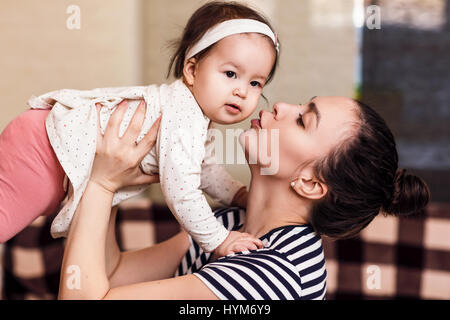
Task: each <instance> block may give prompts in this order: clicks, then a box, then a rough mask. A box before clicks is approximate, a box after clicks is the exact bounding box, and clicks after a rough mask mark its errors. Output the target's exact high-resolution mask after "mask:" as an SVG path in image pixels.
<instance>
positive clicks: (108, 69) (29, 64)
mask: <svg viewBox="0 0 450 320" xmlns="http://www.w3.org/2000/svg"><path fill="white" fill-rule="evenodd" d="M205 2H206V1H203V0H202V1H199V0H170V1H167V0H166V1H164V0H108V1H106V0H72V1H68V0H40V1H33V0H2V1H1V2H0V41H1V43H2V48H1V51H0V70H1V71H2V74H3V77H2V78H1V79H0V95H1V96H2V102H1V104H0V131H1V130H3V129H4V128H5V126H6V125H7V124H8V122H9V121H11V120H12V119H13V118H14V117H16V116H17V115H19V114H20V113H21V112H23V111H25V110H26V109H27V108H28V106H27V104H26V102H27V100H28V99H29V98H30V97H31V96H32V95H40V94H43V93H46V92H49V91H53V90H57V89H62V88H70V89H80V90H83V89H86V90H88V89H93V88H99V87H114V86H134V85H149V84H161V83H168V82H171V81H173V80H174V79H173V78H171V77H170V78H168V79H167V78H166V75H167V69H168V64H169V59H170V56H171V54H172V50H171V48H170V46H169V42H170V41H171V40H174V39H176V38H178V37H179V36H180V35H181V32H182V30H183V27H184V25H185V23H186V22H187V19H188V18H189V16H190V15H191V14H192V13H193V12H194V11H195V9H197V8H198V7H199V6H201V5H202V4H204V3H205ZM240 2H244V3H247V4H249V5H251V6H253V7H255V8H257V9H258V10H259V11H261V12H263V13H265V15H266V16H267V17H268V18H269V20H270V21H271V22H272V25H273V27H274V28H275V29H276V31H277V33H278V36H279V39H280V41H281V56H280V65H279V69H278V71H277V74H276V75H275V78H274V80H273V81H272V83H270V84H269V85H268V86H267V87H266V88H265V89H264V95H265V96H266V97H267V100H268V103H267V102H266V101H264V100H261V102H260V108H263V109H271V105H272V104H273V103H275V102H277V101H286V102H290V103H304V102H306V101H307V100H309V98H311V97H312V96H320V95H341V96H348V97H354V98H358V99H361V100H362V101H364V102H366V103H368V104H369V105H371V106H373V107H374V108H375V109H376V110H377V111H378V112H379V113H380V114H381V115H382V116H383V117H384V118H385V119H386V121H387V123H388V125H389V127H390V128H391V129H392V131H393V133H394V135H395V137H396V140H397V143H398V151H399V156H400V166H401V167H405V168H407V169H409V170H411V171H412V172H414V173H417V174H419V175H420V176H421V177H423V178H424V179H425V181H426V182H427V183H428V184H429V186H430V189H431V192H432V204H431V205H430V208H429V209H428V211H427V215H426V217H422V218H420V219H419V220H408V221H397V220H395V221H394V220H392V219H391V220H390V219H389V218H387V219H384V220H380V222H377V219H378V218H377V219H376V221H374V223H373V224H372V225H371V226H370V227H369V228H368V229H367V230H366V232H365V233H363V234H362V235H361V238H360V239H359V240H357V241H359V242H342V243H341V242H338V243H334V242H333V243H330V244H329V245H326V248H325V249H326V251H327V252H326V253H327V255H328V256H329V260H328V261H330V262H329V266H327V268H328V270H329V282H328V284H329V298H331V299H332V298H392V297H394V298H398V297H400V298H404V297H412V298H417V297H419V298H439V299H442V298H443V299H450V253H449V251H450V237H449V236H448V234H449V232H450V220H449V219H450V217H449V211H448V203H450V125H449V124H450V75H449V74H450V55H449V52H450V20H449V18H450V4H449V1H448V0H389V1H388V0H333V1H326V0H253V1H240ZM259 110H260V109H258V110H257V111H256V112H255V114H257V113H258V112H259ZM249 124H250V123H249V121H245V122H243V123H241V124H237V125H234V127H235V128H248V127H249ZM0 161H1V159H0ZM227 168H228V169H229V171H230V172H231V174H232V175H233V176H235V177H236V178H237V179H239V180H241V181H242V182H243V183H245V184H248V182H249V178H250V174H249V170H248V168H247V166H246V165H245V164H234V165H227ZM147 199H150V200H151V203H153V204H155V203H156V204H158V205H162V206H163V205H164V202H163V199H162V195H161V193H160V190H159V186H158V185H154V186H152V187H151V188H150V189H149V191H148V192H147V194H146V195H145V197H144V199H140V200H139V201H145V200H147ZM211 203H212V201H211ZM212 205H214V204H213V203H212ZM38 225H39V223H38ZM137 228H138V227H137ZM371 232H372V233H371ZM372 234H373V235H374V236H372ZM355 241H356V240H355ZM367 241H370V242H371V244H370V246H372V247H373V246H374V245H375V246H376V245H384V246H389V248H391V249H389V250H390V251H389V250H386V247H380V248H381V249H380V248H378V247H377V248H378V249H380V250H381V251H384V252H385V254H388V255H389V256H388V257H386V258H383V259H384V260H383V259H381V260H377V259H380V255H378V254H371V253H367V252H370V250H369V249H367V248H369V247H370V246H369V245H368V244H367V243H366V242H367ZM12 243H13V244H14V241H13V242H12ZM13 244H11V247H8V244H6V247H5V248H3V251H4V257H5V258H4V259H5V260H4V269H5V270H6V271H5V272H6V273H7V276H6V278H5V279H6V280H4V281H3V283H14V284H17V283H18V282H20V281H19V280H17V279H19V278H21V277H22V278H23V277H24V278H23V279H28V280H30V279H32V278H33V276H34V277H36V275H35V274H34V275H33V274H32V273H29V272H28V271H24V272H25V274H22V273H23V272H22V273H20V272H19V274H17V272H16V271H17V270H16V271H14V270H15V269H14V268H16V269H17V268H18V267H17V265H18V263H19V261H22V260H23V261H24V263H23V264H24V266H22V267H21V268H22V269H23V270H28V269H27V264H26V263H27V262H26V261H28V263H30V264H31V262H29V261H31V260H27V259H31V258H29V257H28V258H27V257H26V256H27V254H29V255H30V253H29V250H31V249H30V245H29V244H28V247H26V246H25V247H26V248H27V249H23V248H22V249H23V250H22V249H20V248H21V247H20V245H19V242H16V243H15V244H14V246H15V247H13ZM136 246H139V244H135V247H136ZM372 247H370V248H372ZM18 248H19V249H18ZM27 250H28V251H27ZM56 251H57V250H56ZM18 252H20V253H18ZM355 252H356V253H357V254H359V256H358V257H359V258H354V257H355V254H354V253H355ZM386 252H389V253H386ZM430 252H432V253H430ZM372 256H373V258H371V257H372ZM375 256H376V257H375ZM21 259H22V260H21ZM355 259H356V260H355ZM371 259H372V260H371ZM405 259H406V260H405ZM372 264H375V265H377V266H380V271H381V274H382V275H383V274H384V275H385V276H384V278H382V279H383V280H382V281H384V282H382V286H381V287H382V289H374V290H370V289H368V286H367V281H369V280H370V279H369V278H368V277H370V275H371V274H369V273H367V272H366V271H367V270H368V269H367V268H366V267H367V265H372ZM327 265H328V262H327ZM0 268H1V266H0ZM55 268H56V267H55ZM22 269H21V270H22ZM55 270H56V269H55ZM371 270H372V269H371ZM399 270H403V271H402V272H403V273H402V272H400V271H399ZM430 270H431V271H430ZM27 272H28V273H27ZM402 274H403V275H402ZM22 278H21V279H22ZM355 279H356V280H355ZM18 285H19V286H20V285H21V286H22V289H21V290H22V291H23V292H25V291H26V290H28V289H27V288H26V285H25V284H24V283H22V284H20V283H19V284H18ZM408 288H409V289H408ZM47 289H48V281H47ZM36 290H37V289H36ZM44 291H45V290H44ZM44 291H42V290H41V291H39V290H38V291H35V292H34V293H33V292H32V293H30V295H29V296H33V297H35V298H49V297H52V296H51V294H49V295H48V294H47V293H45V294H44V293H42V292H44ZM36 292H41V293H36ZM29 296H28V297H29ZM6 297H7V298H8V297H9V298H14V297H16V298H26V297H27V296H26V295H25V293H24V294H22V295H14V294H12V295H9V296H8V295H7V294H6Z"/></svg>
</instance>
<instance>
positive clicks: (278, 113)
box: [273, 102, 291, 119]
mask: <svg viewBox="0 0 450 320" xmlns="http://www.w3.org/2000/svg"><path fill="white" fill-rule="evenodd" d="M290 107H291V106H290V105H288V104H286V103H283V102H278V103H275V104H274V106H273V114H274V116H275V117H276V118H277V119H281V118H283V117H284V116H285V115H286V114H287V113H288V111H289V110H290V109H289V108H290Z"/></svg>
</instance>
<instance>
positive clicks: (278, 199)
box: [241, 174, 310, 238]
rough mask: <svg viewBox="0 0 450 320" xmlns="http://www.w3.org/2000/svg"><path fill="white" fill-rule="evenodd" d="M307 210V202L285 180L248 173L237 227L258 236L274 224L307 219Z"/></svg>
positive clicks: (280, 225)
mask: <svg viewBox="0 0 450 320" xmlns="http://www.w3.org/2000/svg"><path fill="white" fill-rule="evenodd" d="M309 211H310V203H309V202H306V201H305V200H304V199H302V198H301V197H300V196H299V195H298V194H297V193H295V192H294V191H293V190H292V189H291V187H290V185H289V182H286V181H281V180H277V179H274V178H271V177H270V176H262V175H259V174H252V180H251V182H250V191H249V195H248V201H247V213H246V218H245V223H244V226H243V228H242V229H241V231H243V232H247V233H250V234H251V235H253V236H255V237H258V238H259V237H261V236H263V235H265V234H266V233H267V232H269V231H270V230H272V229H274V228H277V227H282V226H286V225H300V224H306V223H308V219H309V218H308V213H309Z"/></svg>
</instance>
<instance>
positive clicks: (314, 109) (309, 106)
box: [305, 97, 321, 129]
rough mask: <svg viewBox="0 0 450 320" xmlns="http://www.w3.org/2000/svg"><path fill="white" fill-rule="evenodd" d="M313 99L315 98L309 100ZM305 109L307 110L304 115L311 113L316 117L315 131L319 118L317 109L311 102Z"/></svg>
mask: <svg viewBox="0 0 450 320" xmlns="http://www.w3.org/2000/svg"><path fill="white" fill-rule="evenodd" d="M314 98H315V97H313V98H311V100H312V99H314ZM306 107H307V109H306V112H305V113H308V112H313V113H314V114H315V115H316V129H317V127H318V126H319V122H320V117H321V115H320V112H319V109H318V108H317V106H316V104H315V103H314V102H312V101H310V102H309V103H308V105H307V106H306Z"/></svg>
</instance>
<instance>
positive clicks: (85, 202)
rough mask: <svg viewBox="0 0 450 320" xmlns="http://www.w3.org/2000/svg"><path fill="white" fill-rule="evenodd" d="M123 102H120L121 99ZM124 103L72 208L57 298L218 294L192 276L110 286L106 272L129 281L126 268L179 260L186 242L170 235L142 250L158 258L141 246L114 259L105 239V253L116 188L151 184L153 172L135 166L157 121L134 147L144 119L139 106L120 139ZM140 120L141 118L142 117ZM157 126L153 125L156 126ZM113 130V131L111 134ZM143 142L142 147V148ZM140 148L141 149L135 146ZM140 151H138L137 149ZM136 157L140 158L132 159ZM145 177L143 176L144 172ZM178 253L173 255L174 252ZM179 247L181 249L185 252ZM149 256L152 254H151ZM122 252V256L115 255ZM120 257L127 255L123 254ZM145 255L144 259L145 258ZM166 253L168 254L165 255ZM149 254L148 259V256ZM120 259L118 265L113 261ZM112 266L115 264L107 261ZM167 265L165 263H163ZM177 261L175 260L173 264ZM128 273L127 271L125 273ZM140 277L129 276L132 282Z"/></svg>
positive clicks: (114, 278) (204, 296)
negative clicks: (76, 274) (75, 279)
mask: <svg viewBox="0 0 450 320" xmlns="http://www.w3.org/2000/svg"><path fill="white" fill-rule="evenodd" d="M121 105H122V104H121ZM125 109H126V108H121V107H120V106H119V107H118V109H117V110H119V111H117V110H116V111H115V112H114V113H113V116H112V117H111V119H110V122H109V124H108V128H107V130H106V132H105V137H104V141H103V139H102V138H100V139H99V142H98V145H97V154H96V159H95V161H94V166H93V170H92V174H91V178H90V181H89V183H88V185H87V187H86V190H85V193H84V195H83V197H82V199H81V201H80V204H79V206H78V208H77V210H76V212H75V215H74V219H73V221H72V225H71V228H70V231H69V236H68V238H67V243H66V249H65V252H64V258H63V264H62V269H61V282H60V292H59V298H62V299H102V298H108V299H128V298H131V299H189V298H196V299H208V298H216V296H215V295H214V294H213V293H212V291H210V290H209V289H208V288H207V287H206V285H204V284H203V282H202V281H201V280H199V279H198V278H197V277H195V276H193V275H188V276H183V277H178V278H174V279H167V280H159V281H150V282H140V283H136V284H131V285H124V286H118V287H116V288H113V289H111V285H110V282H109V280H108V273H107V272H111V273H112V277H111V279H112V282H113V283H115V284H117V285H120V284H122V283H129V282H130V278H127V276H126V274H127V273H128V272H133V270H136V269H137V268H138V267H140V268H145V267H146V266H145V265H144V264H143V263H148V262H151V264H149V265H148V268H152V267H153V266H156V265H158V264H159V263H160V261H161V260H160V259H169V260H170V261H172V262H174V261H175V260H176V259H178V261H179V259H180V255H181V251H184V252H185V251H186V247H184V248H183V247H181V248H180V247H178V245H179V244H180V243H184V245H185V246H186V239H187V238H186V234H183V233H181V234H180V235H178V236H176V237H174V238H172V240H169V241H168V242H166V243H165V245H161V246H159V247H158V246H157V247H156V249H153V250H151V249H145V250H147V253H150V252H151V256H154V257H156V258H157V260H153V259H152V260H151V261H149V260H150V259H149V256H147V255H145V254H144V253H145V250H143V251H141V252H140V253H135V254H128V255H127V258H125V259H123V260H122V259H117V257H118V256H117V255H115V254H114V252H117V247H115V246H114V245H113V246H110V244H108V250H111V251H110V253H111V252H112V254H108V253H107V254H105V249H106V248H107V245H106V240H107V238H108V241H111V237H112V236H111V233H108V226H109V228H110V229H111V226H112V225H113V222H111V204H112V199H113V195H114V192H115V191H116V190H118V189H120V188H121V187H123V186H128V185H138V184H143V183H152V182H154V181H155V180H156V179H155V177H149V176H148V175H144V174H143V173H142V172H141V171H140V169H139V163H140V161H141V160H142V158H143V157H144V156H145V154H146V153H147V152H148V150H150V149H151V147H152V146H153V144H154V141H155V138H156V132H157V125H156V126H155V125H154V126H153V127H152V129H151V130H150V131H151V132H150V133H149V134H147V135H146V136H145V138H144V139H143V140H142V141H141V142H140V143H139V144H138V145H137V146H136V145H135V143H134V141H136V138H137V136H138V134H139V131H140V130H139V129H140V126H139V125H138V124H137V122H138V120H137V119H143V108H138V111H137V112H136V114H135V115H134V116H133V120H132V122H131V124H130V126H129V128H128V129H127V131H126V132H125V134H124V136H123V137H122V138H118V128H119V125H120V120H121V119H122V117H123V113H124V111H125ZM141 123H142V121H141ZM155 128H156V129H155ZM111 130H113V133H111ZM142 145H144V146H145V147H142ZM139 147H140V148H139ZM138 148H139V149H140V150H137V149H138ZM136 158H137V159H138V161H136ZM144 176H146V177H144ZM170 250H174V251H176V254H175V255H174V256H173V257H172V256H171V255H172V252H171V251H170ZM184 252H183V253H184ZM151 256H150V257H151ZM119 257H120V255H119ZM123 257H126V255H125V254H124V255H123ZM144 257H145V258H144ZM169 257H170V258H169ZM146 259H147V260H146ZM117 261H119V264H118V265H117V269H116V270H114V269H115V266H116V265H115V264H116V263H117ZM113 265H114V268H112V267H111V266H113ZM164 265H166V264H164ZM173 265H175V263H173ZM72 266H75V267H76V268H75V270H78V271H79V276H80V285H79V286H72V285H69V282H70V281H71V277H73V276H74V274H73V273H68V272H67V271H68V270H73V269H71V267H72ZM155 268H156V269H155V270H156V271H155V273H153V274H151V275H150V274H146V277H150V278H151V277H160V276H161V275H164V274H165V273H168V272H169V271H170V273H172V270H163V268H162V267H161V266H158V267H155ZM128 276H130V274H128ZM136 280H137V281H139V280H140V279H131V282H133V281H136Z"/></svg>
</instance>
